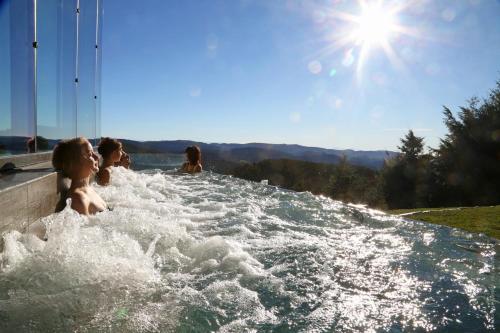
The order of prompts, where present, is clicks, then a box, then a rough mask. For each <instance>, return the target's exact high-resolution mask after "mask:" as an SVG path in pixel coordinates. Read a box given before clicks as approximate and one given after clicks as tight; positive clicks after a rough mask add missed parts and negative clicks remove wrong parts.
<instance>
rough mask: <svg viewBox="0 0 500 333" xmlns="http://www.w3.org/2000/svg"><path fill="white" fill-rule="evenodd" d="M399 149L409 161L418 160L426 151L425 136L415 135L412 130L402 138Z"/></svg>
mask: <svg viewBox="0 0 500 333" xmlns="http://www.w3.org/2000/svg"><path fill="white" fill-rule="evenodd" d="M401 143H402V145H401V146H399V147H398V149H399V150H400V151H401V152H402V153H403V156H404V158H405V159H406V160H408V161H416V160H417V159H418V158H419V157H420V156H421V155H422V154H423V153H424V138H421V137H418V136H415V134H414V133H413V131H412V130H409V131H408V134H406V135H405V137H404V138H402V139H401Z"/></svg>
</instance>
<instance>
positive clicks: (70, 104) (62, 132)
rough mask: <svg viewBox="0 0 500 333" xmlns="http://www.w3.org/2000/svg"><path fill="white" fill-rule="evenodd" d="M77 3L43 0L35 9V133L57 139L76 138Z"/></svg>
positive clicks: (42, 147) (50, 145)
mask: <svg viewBox="0 0 500 333" xmlns="http://www.w3.org/2000/svg"><path fill="white" fill-rule="evenodd" d="M75 37H76V1H67V0H45V1H43V2H40V3H39V6H38V7H37V40H38V49H37V133H38V135H39V136H40V137H42V138H46V139H49V140H50V142H49V144H47V145H45V144H41V143H42V142H41V140H43V139H39V140H38V150H39V151H40V150H44V149H52V146H53V144H54V143H55V142H56V140H60V139H65V138H72V137H75V136H76V100H75V61H76V38H75Z"/></svg>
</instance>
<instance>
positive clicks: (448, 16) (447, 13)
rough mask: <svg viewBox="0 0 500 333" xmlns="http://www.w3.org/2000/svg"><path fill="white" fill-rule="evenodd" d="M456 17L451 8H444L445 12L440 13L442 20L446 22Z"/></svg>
mask: <svg viewBox="0 0 500 333" xmlns="http://www.w3.org/2000/svg"><path fill="white" fill-rule="evenodd" d="M456 16H457V13H455V11H454V10H453V9H451V8H446V9H445V10H443V11H442V12H441V17H442V18H443V20H445V21H447V22H451V21H453V20H454V19H455V17H456Z"/></svg>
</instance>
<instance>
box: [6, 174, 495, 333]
mask: <svg viewBox="0 0 500 333" xmlns="http://www.w3.org/2000/svg"><path fill="white" fill-rule="evenodd" d="M96 190H97V191H98V193H99V194H100V195H101V196H102V197H103V198H104V199H105V200H106V201H107V202H108V203H109V205H110V206H112V207H113V210H112V211H105V212H102V213H99V214H97V215H95V216H91V217H83V216H80V215H78V214H77V213H76V212H74V211H72V210H71V209H69V208H67V209H65V210H64V211H62V212H61V213H57V214H53V215H51V216H49V217H47V218H45V219H43V223H44V224H45V225H46V226H47V237H48V240H47V241H42V240H40V239H39V238H37V237H35V236H34V235H30V234H20V233H18V232H15V231H12V232H9V233H7V234H5V235H4V251H3V253H1V254H0V265H1V272H0V331H2V332H20V331H33V332H49V331H50V332H68V331H73V332H95V331H99V332H101V331H106V332H190V331H200V332H201V331H219V332H241V331H263V332H264V331H265V332H267V331H291V332H329V331H338V332H382V331H390V332H403V331H405V332H406V331H416V332H420V331H436V332H455V331H467V332H488V331H491V332H493V331H495V329H498V327H499V326H498V325H499V316H498V312H496V306H498V298H499V297H498V296H499V289H500V288H499V274H498V273H499V271H498V263H499V259H498V255H497V250H498V243H497V242H496V241H495V240H493V239H490V238H488V237H486V236H482V235H473V234H469V233H466V232H463V231H460V230H456V229H451V228H447V227H442V226H435V225H429V224H425V223H419V222H412V221H408V220H405V219H403V218H400V217H394V216H388V215H385V214H383V213H381V212H378V211H373V210H370V209H367V208H364V207H359V206H353V205H346V204H343V203H340V202H336V201H332V200H330V199H328V198H325V197H322V196H314V195H312V194H310V193H296V192H292V191H286V190H282V189H278V188H275V187H272V186H267V185H265V184H260V183H251V182H246V181H243V180H239V179H234V178H232V177H227V176H221V175H218V174H213V173H208V172H205V173H203V174H201V175H196V176H190V175H176V174H172V173H165V172H160V171H154V170H150V171H145V172H142V173H136V172H133V171H129V170H125V169H123V168H115V170H114V171H113V175H112V184H111V185H110V186H107V187H100V186H96Z"/></svg>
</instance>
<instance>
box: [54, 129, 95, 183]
mask: <svg viewBox="0 0 500 333" xmlns="http://www.w3.org/2000/svg"><path fill="white" fill-rule="evenodd" d="M87 143H88V140H87V139H86V138H84V137H79V138H74V139H71V140H62V141H61V142H59V143H58V144H57V145H56V146H55V147H54V151H53V152H52V165H53V166H54V169H56V170H59V171H62V173H63V174H64V175H65V176H69V175H70V174H71V172H72V171H73V166H74V165H76V164H78V163H79V162H80V160H81V158H82V146H83V145H85V144H87Z"/></svg>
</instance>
